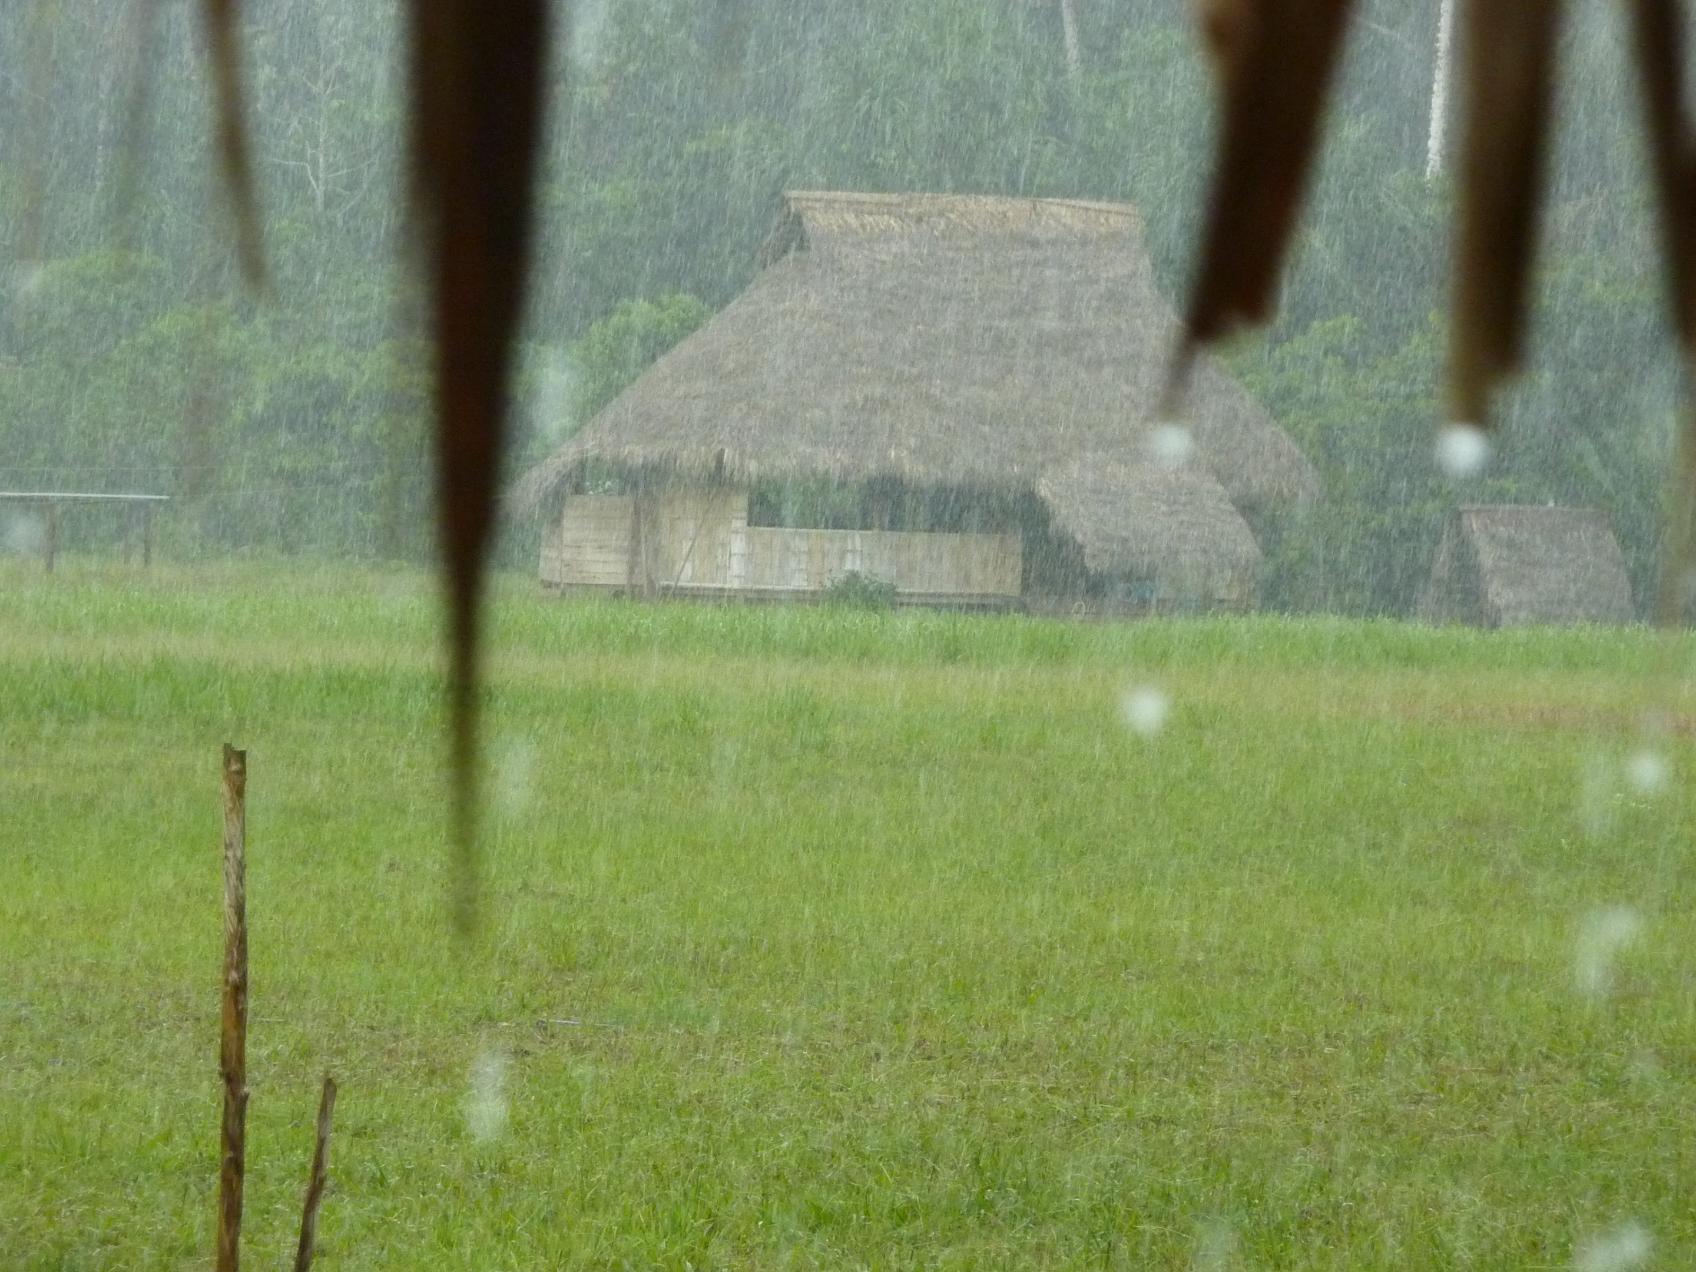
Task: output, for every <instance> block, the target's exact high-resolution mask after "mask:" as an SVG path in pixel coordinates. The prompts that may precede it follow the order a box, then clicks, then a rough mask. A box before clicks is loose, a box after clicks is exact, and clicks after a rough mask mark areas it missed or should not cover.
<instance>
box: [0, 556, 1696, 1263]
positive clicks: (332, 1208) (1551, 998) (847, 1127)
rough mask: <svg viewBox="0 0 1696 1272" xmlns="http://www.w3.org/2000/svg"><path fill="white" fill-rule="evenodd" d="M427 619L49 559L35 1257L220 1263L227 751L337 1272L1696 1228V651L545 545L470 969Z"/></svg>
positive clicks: (277, 1120) (5, 1206) (32, 1083)
mask: <svg viewBox="0 0 1696 1272" xmlns="http://www.w3.org/2000/svg"><path fill="white" fill-rule="evenodd" d="M435 621H436V616H435V607H434V597H433V593H432V591H431V590H430V587H429V585H428V583H427V581H425V580H423V579H421V578H419V577H416V576H411V575H393V574H376V573H355V572H346V571H344V572H334V573H328V574H308V573H305V572H302V571H299V570H290V569H288V568H286V567H280V566H274V565H272V566H245V567H235V566H231V567H224V568H221V569H219V570H217V571H210V570H201V571H196V572H180V573H172V572H168V571H165V572H160V573H157V574H155V575H154V576H152V577H147V578H144V577H142V576H139V575H135V574H126V573H121V572H110V571H102V570H99V569H97V568H95V567H93V566H89V565H86V564H79V563H77V562H72V563H70V566H69V567H68V568H67V569H65V570H63V571H62V572H61V574H60V575H59V576H57V577H55V578H54V579H52V580H43V579H40V578H39V577H37V576H36V575H34V574H33V573H32V572H31V571H30V570H29V569H27V568H26V567H22V566H15V567H14V566H5V567H0V759H3V765H0V861H3V863H4V874H3V878H4V881H5V887H4V888H3V889H0V1266H3V1267H6V1268H13V1267H17V1268H31V1269H34V1268H55V1269H57V1268H134V1267H187V1266H191V1265H192V1266H197V1267H198V1266H204V1265H205V1262H206V1252H207V1251H208V1250H209V1249H210V1234H211V1219H212V1212H213V1206H212V1191H213V1188H214V1185H215V1176H216V1162H215V1142H216V1122H217V1099H218V1087H217V1077H216V1035H217V1025H216V1015H217V984H216V982H217V967H218V962H219V957H220V949H221V935H220V929H219V887H220V877H219V868H218V858H217V844H218V828H219V821H218V776H217V774H218V748H219V744H220V743H221V742H223V741H224V740H226V739H228V740H230V741H233V742H235V743H237V744H238V745H245V746H247V747H248V748H249V752H250V767H251V773H252V778H251V795H250V799H251V811H250V828H251V830H250V834H251V839H250V843H251V850H250V851H251V865H250V905H251V913H252V922H253V935H252V960H253V961H252V968H253V973H252V979H253V1009H252V1010H253V1022H252V1037H251V1042H250V1061H249V1064H250V1072H251V1076H252V1080H253V1086H254V1094H253V1101H252V1111H251V1116H250V1138H249V1154H250V1156H249V1193H248V1233H249V1262H250V1264H251V1265H253V1266H281V1265H282V1264H283V1263H284V1252H285V1250H286V1249H287V1248H288V1247H289V1244H290V1242H291V1240H292V1227H293V1224H294V1222H295V1217H296V1214H297V1207H298V1204H299V1198H300V1193H301V1190H302V1188H303V1186H304V1181H305V1170H306V1164H307V1157H308V1154H309V1152H310V1136H311V1131H310V1120H311V1115H312V1112H313V1107H314V1101H315V1084H316V1080H317V1077H318V1075H319V1074H320V1073H321V1072H322V1071H324V1070H325V1069H331V1070H334V1071H335V1073H336V1074H337V1076H338V1078H339V1079H340V1080H341V1082H342V1084H343V1094H342V1099H341V1102H340V1104H339V1105H338V1109H337V1119H338V1130H337V1141H336V1145H335V1149H334V1152H333V1157H332V1172H333V1191H332V1193H331V1195H330V1197H329V1199H328V1200H327V1202H326V1204H325V1209H324V1214H323V1218H322V1222H321V1237H322V1254H321V1259H322V1264H321V1266H323V1267H325V1268H334V1267H346V1268H396V1269H400V1268H407V1269H411V1268H419V1267H430V1268H489V1267H501V1268H521V1267H523V1268H553V1267H560V1266H585V1267H606V1266H627V1267H650V1266H662V1267H679V1268H681V1267H697V1268H702V1267H732V1266H734V1267H788V1266H797V1267H806V1266H826V1267H860V1266H863V1267H910V1266H925V1267H936V1268H968V1267H971V1268H976V1267H997V1266H999V1267H1032V1266H1053V1267H1127V1268H1148V1267H1187V1266H1192V1265H1194V1266H1207V1267H1221V1268H1223V1267H1245V1268H1271V1267H1289V1268H1337V1269H1342V1268H1408V1267H1441V1266H1462V1265H1464V1266H1475V1267H1502V1268H1529V1267H1551V1268H1558V1267H1568V1266H1571V1264H1572V1261H1573V1258H1574V1252H1575V1250H1577V1249H1578V1248H1579V1246H1580V1245H1581V1243H1583V1242H1584V1241H1586V1240H1590V1239H1595V1238H1597V1237H1598V1236H1600V1237H1602V1238H1606V1237H1607V1234H1609V1233H1610V1232H1616V1231H1621V1232H1623V1231H1625V1229H1624V1227H1623V1225H1628V1224H1640V1225H1642V1228H1643V1229H1644V1230H1646V1231H1647V1232H1648V1233H1649V1234H1651V1236H1652V1238H1653V1242H1654V1255H1655V1258H1656V1261H1657V1265H1658V1266H1667V1267H1678V1266H1688V1265H1690V1264H1692V1263H1693V1262H1696V1210H1693V1209H1692V1207H1691V1205H1690V1197H1691V1195H1692V1188H1693V1186H1696V1136H1692V1135H1691V1134H1690V1133H1689V1128H1690V1113H1689V1110H1690V1109H1691V1107H1693V1106H1696V968H1693V965H1692V958H1691V955H1692V952H1693V950H1696V940H1693V937H1696V917H1693V916H1696V906H1693V904H1692V902H1693V901H1696V869H1693V867H1696V860H1693V857H1692V852H1691V849H1690V841H1691V834H1690V832H1691V830H1692V824H1691V822H1692V817H1691V813H1692V809H1691V805H1690V801H1689V799H1688V797H1687V795H1686V794H1685V790H1686V785H1687V779H1688V778H1689V776H1690V773H1691V764H1692V760H1693V759H1696V756H1693V755H1692V753H1691V749H1690V745H1689V742H1688V741H1687V739H1686V736H1685V732H1684V728H1685V722H1686V715H1685V714H1684V713H1686V712H1689V713H1691V714H1692V715H1696V700H1693V699H1692V698H1691V697H1690V696H1689V695H1688V693H1687V691H1686V689H1685V687H1684V681H1682V680H1680V681H1678V682H1677V683H1669V682H1668V681H1666V680H1665V679H1656V678H1655V673H1656V672H1657V671H1660V672H1664V671H1665V670H1666V669H1668V668H1671V669H1673V670H1675V671H1682V670H1683V668H1684V666H1685V665H1686V664H1687V663H1688V658H1689V655H1690V653H1691V651H1692V646H1690V644H1689V643H1688V642H1685V643H1684V644H1681V645H1680V646H1679V647H1677V648H1675V649H1674V650H1672V651H1671V652H1670V653H1669V652H1668V651H1667V650H1666V649H1665V648H1663V647H1661V646H1659V645H1658V644H1657V642H1656V641H1655V640H1654V639H1653V638H1652V637H1651V636H1649V635H1648V634H1646V633H1641V632H1578V633H1549V632H1534V633H1517V634H1500V635H1483V634H1478V633H1466V632H1430V631H1421V630H1418V629H1415V628H1411V627H1405V626H1400V625H1395V624H1388V623H1386V624H1351V623H1341V622H1292V621H1280V620H1273V619H1264V620H1256V621H1212V622H1170V623H1144V624H1134V625H1121V626H1073V625H1065V624H1055V623H1047V622H1036V621H1027V620H1022V619H1013V618H969V617H959V616H948V615H934V614H912V615H908V614H896V615H878V614H864V613H857V612H831V611H820V610H805V609H777V610H740V609H713V608H704V607H662V606H631V605H621V604H584V603H560V602H548V601H544V600H541V599H539V598H537V597H535V596H534V595H533V594H532V592H531V590H530V588H529V586H528V585H527V584H526V583H525V582H523V581H522V580H508V581H506V582H505V583H503V585H502V587H501V589H500V591H499V593H498V608H497V614H496V622H495V634H494V655H493V667H492V675H491V685H490V696H489V705H488V722H487V723H488V731H489V752H490V758H491V772H490V774H489V788H488V793H489V825H488V830H489V834H488V845H487V857H486V868H487V879H488V889H487V896H486V898H485V899H486V903H487V908H486V913H487V923H486V926H485V929H484V932H483V936H482V939H481V940H480V942H479V943H478V944H477V946H476V948H475V949H472V950H469V951H468V950H465V949H461V948H458V947H456V946H455V944H454V943H453V942H452V941H451V940H450V939H449V937H448V934H447V926H446V923H445V921H444V915H445V910H444V901H445V891H444V864H445V860H446V854H445V849H444V841H443V833H444V832H443V827H444V824H445V812H446V810H445V806H444V802H443V783H442V748H441V742H440V737H439V725H440V718H439V706H440V702H439V696H438V688H437V683H436V666H437V652H436V649H435V644H434V639H435ZM1142 684H1154V685H1158V686H1159V687H1160V688H1161V689H1162V690H1163V691H1164V692H1165V693H1166V694H1168V695H1169V696H1170V699H1171V703H1172V710H1171V713H1170V716H1169V717H1168V719H1167V721H1166V723H1165V727H1164V728H1163V729H1162V730H1161V731H1160V732H1159V734H1158V735H1157V736H1154V737H1152V738H1144V737H1141V736H1138V735H1137V734H1136V733H1135V732H1133V731H1131V730H1129V729H1127V728H1126V727H1125V725H1124V723H1123V721H1122V719H1121V709H1120V699H1121V696H1122V694H1123V692H1124V691H1125V690H1126V689H1127V688H1128V687H1131V686H1135V685H1142ZM1651 702H1652V703H1656V704H1660V705H1664V706H1668V707H1670V708H1671V710H1672V712H1673V715H1672V716H1671V717H1670V719H1669V720H1667V721H1665V722H1664V723H1665V724H1666V726H1667V728H1668V732H1667V733H1666V735H1665V736H1662V737H1659V738H1657V739H1655V740H1654V741H1653V742H1652V745H1653V746H1654V747H1656V748H1658V749H1659V752H1660V753H1661V754H1662V755H1663V756H1664V758H1665V759H1666V760H1667V762H1668V763H1669V764H1670V772H1671V782H1670V784H1669V785H1668V787H1667V788H1666V789H1665V790H1661V791H1658V792H1656V791H1652V790H1640V789H1637V788H1636V787H1634V786H1633V785H1632V783H1631V782H1630V781H1629V780H1628V778H1627V772H1628V768H1629V765H1628V763H1627V761H1628V759H1629V757H1630V756H1631V755H1632V753H1633V752H1634V751H1636V750H1637V749H1639V748H1640V747H1641V746H1643V745H1644V743H1643V741H1642V739H1641V737H1640V735H1639V731H1638V725H1637V720H1638V717H1639V715H1640V712H1641V710H1642V709H1643V708H1644V706H1645V705H1647V704H1649V703H1651ZM1608 907H1628V908H1629V910H1630V912H1631V914H1632V916H1633V920H1632V921H1633V922H1640V925H1641V926H1640V930H1638V932H1637V935H1636V937H1635V939H1633V940H1629V941H1626V942H1625V943H1624V944H1623V946H1622V948H1620V949H1619V950H1618V951H1617V952H1616V953H1615V955H1614V956H1613V958H1612V959H1611V960H1610V959H1607V958H1605V957H1603V955H1605V953H1606V949H1605V946H1606V939H1605V933H1606V932H1607V931H1609V930H1611V929H1608V928H1607V927H1606V923H1605V922H1604V924H1603V928H1602V929H1601V930H1602V931H1603V932H1604V937H1603V938H1598V939H1592V940H1591V941H1590V943H1589V945H1588V946H1587V945H1586V939H1585V935H1584V934H1585V930H1586V925H1587V924H1590V923H1593V922H1596V921H1597V920H1596V918H1595V916H1597V915H1598V914H1602V913H1604V912H1605V911H1606V910H1607V908H1608ZM1615 929H1617V930H1614V934H1615V935H1616V936H1619V937H1621V938H1622V939H1623V938H1624V937H1625V936H1629V935H1630V931H1631V924H1630V923H1625V924H1619V923H1616V924H1615ZM1587 948H1589V949H1590V951H1591V954H1592V955H1593V956H1595V957H1596V958H1599V959H1600V960H1601V962H1600V967H1599V971H1598V967H1597V966H1592V967H1591V968H1590V969H1589V970H1590V972H1591V973H1594V974H1596V975H1598V976H1599V979H1596V980H1593V981H1592V982H1591V984H1590V986H1589V988H1590V990H1591V991H1592V992H1588V993H1587V992H1582V991H1583V986H1582V985H1581V983H1580V980H1579V974H1580V970H1581V969H1580V968H1579V967H1578V966H1577V962H1576V961H1577V960H1579V959H1581V957H1583V955H1584V951H1585V950H1586V949H1587ZM1598 950H1600V951H1601V953H1598V952H1597V951H1598ZM1603 987H1605V988H1606V990H1607V992H1605V993H1601V992H1595V991H1597V990H1598V989H1599V988H1603ZM478 1070H482V1071H490V1070H495V1071H501V1072H504V1081H503V1082H502V1083H501V1084H500V1093H499V1094H500V1099H499V1100H495V1099H491V1100H490V1101H489V1104H490V1108H487V1109H484V1110H483V1113H484V1114H489V1113H491V1112H493V1111H494V1109H495V1108H496V1107H497V1106H500V1105H502V1104H504V1108H505V1111H506V1117H505V1122H504V1125H503V1126H501V1127H500V1128H499V1130H498V1133H495V1134H492V1135H487V1136H485V1137H483V1138H478V1137H477V1136H475V1135H474V1134H473V1133H472V1128H471V1127H470V1126H469V1125H468V1120H467V1107H468V1101H469V1100H471V1098H472V1074H473V1073H474V1071H478ZM496 1120H498V1119H496Z"/></svg>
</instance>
